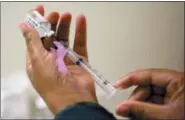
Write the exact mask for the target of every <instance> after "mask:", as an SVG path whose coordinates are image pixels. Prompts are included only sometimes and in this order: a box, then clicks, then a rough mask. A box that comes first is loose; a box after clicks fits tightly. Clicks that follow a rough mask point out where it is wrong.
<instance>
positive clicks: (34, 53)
mask: <svg viewBox="0 0 185 120" xmlns="http://www.w3.org/2000/svg"><path fill="white" fill-rule="evenodd" d="M20 29H21V32H22V34H23V36H24V38H25V41H26V46H27V50H28V52H29V58H30V61H31V63H32V64H33V66H37V67H38V65H42V62H43V56H45V54H46V53H47V51H46V50H45V48H44V46H43V44H42V42H41V39H40V37H39V34H38V33H37V31H36V30H35V29H34V28H32V27H31V26H30V25H29V24H27V23H24V22H23V23H21V24H20Z"/></svg>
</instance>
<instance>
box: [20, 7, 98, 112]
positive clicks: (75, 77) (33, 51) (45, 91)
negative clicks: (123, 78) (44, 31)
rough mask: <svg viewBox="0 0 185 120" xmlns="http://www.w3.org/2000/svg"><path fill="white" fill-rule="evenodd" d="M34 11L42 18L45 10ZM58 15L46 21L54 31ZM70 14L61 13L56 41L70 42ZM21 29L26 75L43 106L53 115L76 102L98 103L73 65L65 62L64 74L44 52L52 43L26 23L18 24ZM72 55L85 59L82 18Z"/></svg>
mask: <svg viewBox="0 0 185 120" xmlns="http://www.w3.org/2000/svg"><path fill="white" fill-rule="evenodd" d="M36 10H37V11H39V12H40V13H41V14H42V15H44V8H43V7H42V6H37V7H36ZM59 17H60V16H59V14H58V13H57V12H51V13H50V14H49V15H48V16H47V17H46V18H47V20H48V21H49V22H50V23H51V24H52V29H53V30H56V25H57V22H58V20H59ZM70 22H71V14H70V13H64V14H63V15H62V16H61V23H60V26H59V28H58V36H57V38H58V39H59V40H67V41H68V39H69V28H70ZM20 29H21V31H22V33H23V36H24V37H25V40H26V46H27V73H28V76H29V78H30V81H31V83H32V85H33V87H34V88H35V89H36V91H37V92H38V93H39V94H40V96H41V97H42V98H43V100H44V101H45V102H46V104H47V105H48V107H49V108H50V110H51V111H52V112H53V113H54V114H56V113H58V112H59V111H60V110H62V109H64V108H65V107H66V106H68V105H71V104H74V103H78V102H85V101H88V102H97V98H96V94H95V86H94V80H93V79H92V77H91V76H90V74H89V73H87V72H86V71H85V70H84V69H82V68H81V67H79V66H76V65H74V64H73V63H72V62H70V61H69V60H68V59H67V58H65V63H66V65H67V68H68V72H67V73H61V72H59V71H58V69H57V65H56V61H55V60H56V58H55V55H54V54H53V53H52V52H50V51H48V50H47V49H48V48H49V47H50V46H52V41H43V43H42V41H41V39H40V38H39V35H38V33H37V31H36V30H35V29H33V28H31V27H30V26H29V25H28V24H26V23H21V24H20ZM73 49H74V51H76V52H77V53H78V54H80V55H81V56H83V57H84V58H86V59H87V46H86V20H85V17H84V16H83V15H80V16H78V18H77V21H76V33H75V41H74V47H73Z"/></svg>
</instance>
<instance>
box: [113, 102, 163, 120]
mask: <svg viewBox="0 0 185 120" xmlns="http://www.w3.org/2000/svg"><path fill="white" fill-rule="evenodd" d="M116 113H117V114H118V115H120V116H124V117H131V118H137V119H139V120H140V119H163V116H165V115H164V106H161V105H155V104H150V103H145V102H139V101H126V102H123V103H121V104H119V105H117V107H116Z"/></svg>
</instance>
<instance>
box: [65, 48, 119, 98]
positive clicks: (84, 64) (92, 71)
mask: <svg viewBox="0 0 185 120" xmlns="http://www.w3.org/2000/svg"><path fill="white" fill-rule="evenodd" d="M67 56H68V57H69V58H70V59H71V60H72V61H73V62H74V63H76V64H77V65H79V66H81V67H83V68H84V69H85V70H87V71H88V72H89V73H90V74H91V75H92V76H93V77H94V79H95V81H96V83H97V84H98V85H99V86H100V87H101V88H102V89H103V90H104V91H105V93H106V94H107V95H109V96H111V95H113V94H114V93H115V92H116V89H115V88H114V87H113V86H112V85H111V84H110V83H109V82H108V81H107V80H106V79H105V78H103V76H102V75H100V73H98V72H97V71H96V70H95V69H93V68H92V67H91V66H90V64H88V62H85V61H83V60H82V58H80V56H79V55H78V54H76V53H75V52H73V50H71V49H68V52H67Z"/></svg>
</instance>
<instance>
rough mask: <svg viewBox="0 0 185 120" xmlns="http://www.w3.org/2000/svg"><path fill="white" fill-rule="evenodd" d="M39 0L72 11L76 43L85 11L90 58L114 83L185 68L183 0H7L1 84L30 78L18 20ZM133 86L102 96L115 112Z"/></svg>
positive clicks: (49, 6)
mask: <svg viewBox="0 0 185 120" xmlns="http://www.w3.org/2000/svg"><path fill="white" fill-rule="evenodd" d="M37 4H42V5H44V7H45V10H46V15H47V14H48V13H49V12H51V11H58V12H60V13H61V14H62V13H63V12H65V11H68V12H71V14H72V24H71V34H70V42H71V43H70V44H71V45H72V44H73V39H74V29H75V18H76V16H77V15H79V14H84V15H85V16H86V18H87V31H88V32H87V41H88V52H89V60H90V63H91V64H92V66H93V67H95V68H96V69H97V70H99V71H101V73H103V74H104V75H105V76H106V78H108V80H109V81H110V82H112V83H114V82H115V81H117V80H119V79H120V78H121V77H122V76H123V75H125V74H126V73H128V72H132V71H134V70H137V69H144V68H167V69H174V70H179V71H184V3H182V2H3V3H1V83H2V84H1V88H2V87H3V86H6V88H9V89H10V88H11V89H13V87H14V88H15V87H17V88H23V87H19V86H20V84H21V83H22V84H23V83H27V82H26V81H27V80H25V79H24V78H22V79H20V76H21V75H22V76H25V43H24V39H23V37H22V35H21V33H20V31H19V28H18V25H19V22H20V21H21V20H23V18H24V16H25V14H26V12H27V11H28V10H30V9H33V8H34V7H35V6H36V5H37ZM12 75H13V76H14V77H11V76H12ZM17 76H19V77H17ZM16 77H17V78H16ZM22 86H25V85H22ZM28 86H29V87H31V86H30V85H28ZM17 88H16V89H17ZM132 90H133V88H131V89H128V90H125V91H123V92H122V94H121V95H120V96H116V98H114V100H110V101H108V102H106V100H104V99H103V98H101V96H99V100H100V103H101V104H102V105H104V106H105V107H106V108H108V109H109V110H110V111H111V112H114V109H115V105H116V104H118V103H119V102H121V101H122V100H125V99H127V97H128V96H129V94H130V93H131V91H132ZM97 91H98V92H99V90H97Z"/></svg>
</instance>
